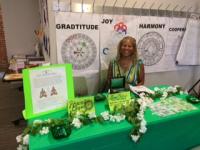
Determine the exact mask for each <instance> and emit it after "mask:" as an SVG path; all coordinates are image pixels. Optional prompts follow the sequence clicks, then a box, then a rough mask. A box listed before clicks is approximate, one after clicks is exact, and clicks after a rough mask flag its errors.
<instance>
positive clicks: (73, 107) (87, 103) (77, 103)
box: [67, 96, 95, 116]
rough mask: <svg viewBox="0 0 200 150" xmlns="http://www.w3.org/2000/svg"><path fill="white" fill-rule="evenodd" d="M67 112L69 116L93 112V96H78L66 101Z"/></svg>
mask: <svg viewBox="0 0 200 150" xmlns="http://www.w3.org/2000/svg"><path fill="white" fill-rule="evenodd" d="M67 108H68V113H69V115H70V116H76V115H88V114H92V113H95V105H94V97H93V96H87V97H78V98H75V99H71V100H69V101H68V102H67Z"/></svg>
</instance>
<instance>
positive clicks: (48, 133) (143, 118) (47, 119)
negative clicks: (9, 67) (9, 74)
mask: <svg viewBox="0 0 200 150" xmlns="http://www.w3.org/2000/svg"><path fill="white" fill-rule="evenodd" d="M151 89H152V90H153V91H154V92H153V93H148V92H146V91H145V92H142V91H141V88H140V92H139V93H138V96H137V95H134V94H133V93H131V94H130V92H122V93H115V94H116V95H112V94H109V93H105V94H104V95H105V97H104V98H105V99H104V100H101V101H96V102H95V103H93V102H94V97H92V96H91V97H88V96H87V97H83V98H78V99H76V98H75V99H74V100H72V101H68V110H67V109H65V110H61V111H58V112H54V113H48V114H46V115H42V116H38V117H35V118H32V119H29V120H28V122H29V126H28V127H27V128H26V129H25V130H24V133H23V134H22V135H20V137H18V139H19V142H21V146H24V147H25V146H29V149H79V148H80V146H81V149H121V147H122V146H123V147H124V149H147V148H149V146H150V147H151V148H152V149H174V148H175V149H180V150H182V149H187V148H190V147H192V146H196V145H198V144H200V142H199V140H198V139H199V138H200V130H199V128H198V124H199V123H200V121H198V120H200V118H199V116H200V109H199V108H200V106H199V105H198V104H196V105H192V104H189V103H188V102H187V101H186V98H187V96H188V95H187V94H186V93H184V92H183V91H182V90H181V88H180V87H178V86H176V87H171V86H160V87H152V88H151ZM152 90H151V91H152ZM116 96H117V97H116ZM118 96H121V97H123V98H125V99H124V100H125V101H124V102H126V99H129V103H130V105H128V106H126V105H122V106H121V108H120V110H117V111H116V108H115V107H114V108H113V107H110V106H109V105H108V104H109V99H111V100H113V101H114V99H115V98H116V101H118ZM109 97H110V98H109ZM114 97H115V98H114ZM113 98H114V99H113ZM79 100H80V102H79V103H80V105H81V106H80V107H78V106H79V105H77V107H76V108H77V109H76V110H75V109H72V107H69V106H70V105H75V104H76V103H77V102H78V101H79ZM84 100H86V101H87V100H88V102H89V103H90V104H92V105H90V106H92V107H90V108H91V109H90V110H89V109H82V107H83V104H84V106H85V102H84ZM152 100H154V101H152ZM173 100H174V101H175V103H176V104H178V107H179V108H180V109H181V108H183V109H181V111H177V112H175V113H173V114H168V115H165V116H160V115H158V114H157V113H154V111H155V109H153V108H152V106H155V104H156V105H158V104H159V103H160V102H163V103H165V101H166V102H167V101H173ZM73 101H74V102H73ZM71 102H72V103H71ZM70 103H71V104H70ZM108 106H109V107H108ZM116 106H119V105H116ZM158 108H159V107H158ZM158 108H157V109H158ZM94 109H95V110H96V112H95V111H94ZM169 109H171V108H169ZM72 110H73V111H72ZM80 110H82V112H81V111H80ZM86 110H89V111H88V112H87V113H83V112H86ZM91 110H92V111H91ZM166 110H167V108H166ZM70 111H71V112H72V113H73V114H74V116H71V115H69V114H70ZM189 120H190V121H189ZM191 120H193V121H195V122H196V123H195V124H194V123H193V121H191ZM194 129H195V131H194ZM147 130H148V131H147ZM128 135H130V137H131V138H128ZM142 135H143V136H142ZM27 136H28V137H29V142H28V143H27V142H26V141H27ZM141 136H142V137H141ZM160 137H162V138H160ZM183 137H184V138H183ZM131 139H132V140H133V141H134V142H131ZM177 139H178V140H177ZM38 141H39V143H38ZM116 141H117V142H116ZM165 144H166V146H164V147H163V145H165Z"/></svg>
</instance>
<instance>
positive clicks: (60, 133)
mask: <svg viewBox="0 0 200 150" xmlns="http://www.w3.org/2000/svg"><path fill="white" fill-rule="evenodd" d="M51 133H52V135H53V137H54V138H55V139H61V138H66V137H68V136H69V135H70V134H71V129H70V128H69V127H68V128H67V127H65V126H64V125H63V126H54V127H52V128H51Z"/></svg>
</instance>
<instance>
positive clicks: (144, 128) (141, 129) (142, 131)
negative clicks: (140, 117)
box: [139, 126, 147, 133]
mask: <svg viewBox="0 0 200 150" xmlns="http://www.w3.org/2000/svg"><path fill="white" fill-rule="evenodd" d="M146 131H147V128H146V126H141V128H140V130H139V132H140V133H145V132H146Z"/></svg>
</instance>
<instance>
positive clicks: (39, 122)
mask: <svg viewBox="0 0 200 150" xmlns="http://www.w3.org/2000/svg"><path fill="white" fill-rule="evenodd" d="M41 123H42V120H34V122H33V125H34V126H36V125H39V124H41Z"/></svg>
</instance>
